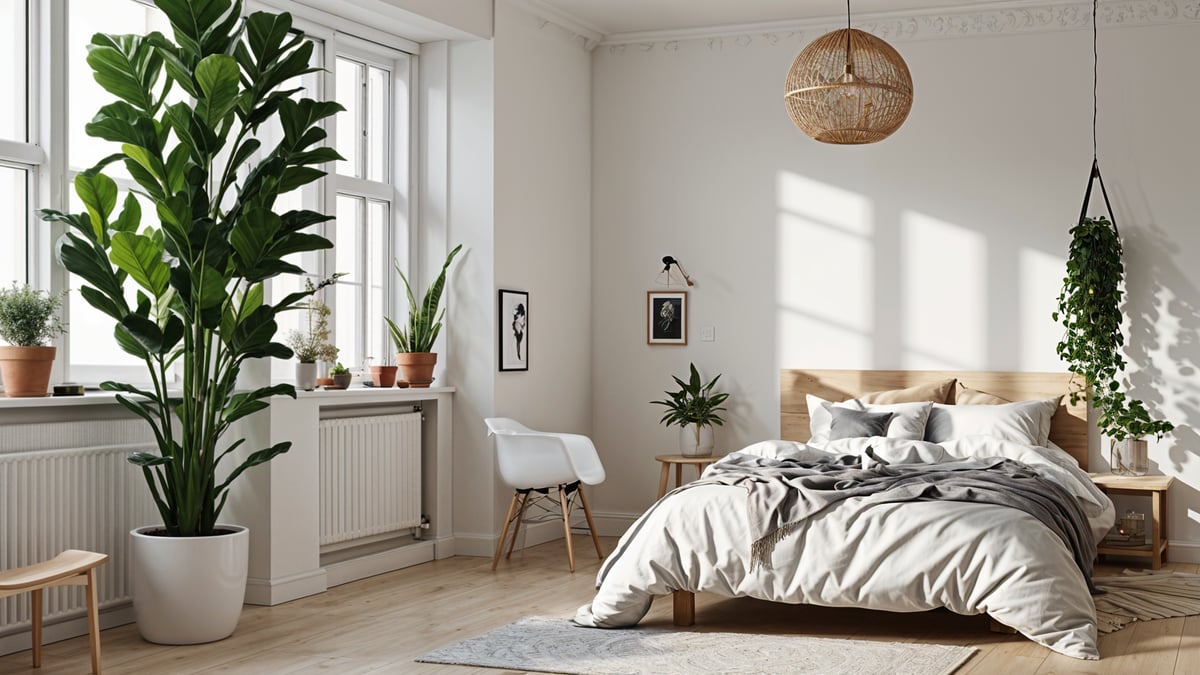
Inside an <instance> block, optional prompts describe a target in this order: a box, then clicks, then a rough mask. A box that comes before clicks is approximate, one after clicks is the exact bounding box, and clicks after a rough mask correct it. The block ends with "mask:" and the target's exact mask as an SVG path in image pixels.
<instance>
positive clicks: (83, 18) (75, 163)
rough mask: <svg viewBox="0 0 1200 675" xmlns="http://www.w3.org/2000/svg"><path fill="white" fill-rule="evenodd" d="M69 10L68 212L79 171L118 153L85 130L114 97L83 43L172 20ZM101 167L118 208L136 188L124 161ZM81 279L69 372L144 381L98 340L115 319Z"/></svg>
mask: <svg viewBox="0 0 1200 675" xmlns="http://www.w3.org/2000/svg"><path fill="white" fill-rule="evenodd" d="M69 8H70V11H69V13H68V15H67V28H68V35H69V36H70V37H69V46H68V51H67V77H68V81H69V83H70V87H69V88H68V93H67V156H68V162H67V163H68V171H67V179H68V180H69V181H72V182H71V184H70V186H69V188H68V195H67V197H68V206H69V208H70V210H71V211H72V212H78V211H80V210H82V209H83V203H82V202H80V201H79V197H78V196H77V195H76V194H75V186H74V182H73V181H74V178H75V175H76V174H77V173H79V172H80V171H84V170H86V169H88V168H91V167H92V166H94V165H95V164H96V162H99V161H100V160H101V159H103V158H105V157H107V156H108V155H111V154H112V153H114V152H118V150H119V149H118V148H117V146H116V144H115V143H112V142H109V141H106V140H104V139H100V138H93V137H91V136H88V135H87V133H86V132H84V125H86V124H87V123H88V122H90V121H91V119H92V117H93V116H95V114H96V111H97V110H99V109H100V107H101V106H103V105H106V104H108V103H111V102H112V101H113V100H114V99H115V97H114V96H113V95H112V94H109V93H108V92H107V91H105V90H104V88H103V87H101V86H100V85H99V84H98V83H97V82H96V80H95V79H94V78H93V77H92V69H91V67H89V66H88V64H87V45H88V44H89V43H90V42H91V41H92V36H93V35H95V34H96V33H113V34H126V33H140V34H145V33H149V32H150V31H160V32H164V33H166V34H170V28H171V27H170V24H169V23H168V22H167V19H166V16H164V15H163V13H162V12H160V11H159V10H158V9H156V8H154V7H150V6H148V5H145V4H143V3H141V2H138V0H88V2H71V3H69ZM183 96H185V94H184V93H183V92H182V91H179V90H176V92H175V95H174V96H173V98H174V99H175V100H182V97H183ZM104 172H105V173H106V174H107V175H108V176H109V177H111V178H112V179H114V180H115V181H117V187H118V188H120V190H121V194H120V197H119V198H118V202H117V205H118V206H117V208H118V209H119V208H121V206H120V205H121V204H123V203H124V200H125V196H126V195H127V194H128V191H129V190H132V189H135V188H136V187H137V185H136V183H134V182H133V179H132V178H130V176H129V173H128V172H127V171H126V170H125V166H124V165H123V164H122V163H120V162H116V163H113V164H109V165H108V166H107V167H105V169H104ZM142 213H143V218H149V217H153V214H154V209H153V208H152V207H150V206H149V205H148V203H147V202H146V201H144V200H143V201H142ZM80 286H82V280H81V279H80V278H79V277H77V276H75V275H68V278H67V288H69V289H70V293H69V294H68V296H67V311H68V317H69V319H68V321H69V323H70V326H69V331H68V333H67V354H68V355H69V360H70V371H71V377H72V378H73V379H76V380H80V381H86V382H99V381H101V380H105V379H109V378H113V377H120V378H121V379H127V380H133V381H139V380H141V381H144V380H147V379H148V377H149V376H148V375H147V374H146V372H145V366H144V365H143V363H142V361H140V360H139V359H138V358H137V357H135V356H132V355H130V354H127V353H125V352H124V351H122V350H121V348H120V347H118V346H117V343H116V340H115V339H99V338H100V336H111V335H112V334H113V320H112V318H111V317H109V316H108V315H106V314H104V313H103V312H101V311H100V310H98V309H95V308H93V307H92V306H91V305H89V304H88V303H87V301H86V300H84V299H83V296H82V295H80V293H79V288H80ZM127 290H128V292H129V300H130V304H136V300H135V298H134V292H135V290H134V288H133V285H132V284H130V285H129V286H128V288H127Z"/></svg>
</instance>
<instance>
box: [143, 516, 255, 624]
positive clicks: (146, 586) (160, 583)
mask: <svg viewBox="0 0 1200 675" xmlns="http://www.w3.org/2000/svg"><path fill="white" fill-rule="evenodd" d="M217 528H218V529H223V530H230V531H232V532H231V533H230V534H222V535H216V536H212V537H156V536H151V535H148V534H145V532H150V531H154V530H161V529H162V527H161V526H159V525H154V526H150V527H139V528H137V529H136V530H132V531H131V532H130V533H129V538H130V558H131V569H130V572H129V575H130V579H131V581H132V585H133V610H134V614H135V615H136V616H137V625H138V631H139V632H141V634H142V637H143V638H145V639H146V640H148V641H150V642H157V643H159V644H166V645H191V644H198V643H201V642H213V641H214V640H220V639H223V638H227V637H229V636H230V635H231V634H232V633H233V630H234V629H235V628H237V623H238V618H240V617H241V615H242V603H243V601H244V600H245V597H246V570H247V565H248V563H249V560H250V530H248V529H246V528H244V527H241V526H239V525H218V526H217Z"/></svg>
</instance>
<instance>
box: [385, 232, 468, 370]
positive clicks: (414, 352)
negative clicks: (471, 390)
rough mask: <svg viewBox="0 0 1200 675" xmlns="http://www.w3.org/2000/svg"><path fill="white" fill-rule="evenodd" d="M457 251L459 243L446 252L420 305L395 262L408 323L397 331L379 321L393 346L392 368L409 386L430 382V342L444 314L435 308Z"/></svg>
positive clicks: (434, 357) (434, 359)
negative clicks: (444, 259) (406, 308)
mask: <svg viewBox="0 0 1200 675" xmlns="http://www.w3.org/2000/svg"><path fill="white" fill-rule="evenodd" d="M461 250H462V244H459V245H458V246H455V247H454V250H453V251H450V255H448V256H446V262H445V263H444V264H443V265H442V272H441V274H439V275H438V278H437V280H435V281H434V282H433V285H431V286H430V287H429V288H428V289H426V291H425V297H424V298H422V299H421V302H420V304H418V303H417V298H416V296H414V295H413V292H412V286H410V285H409V283H408V277H406V276H404V272H403V271H402V270H401V269H400V263H399V262H397V263H395V266H396V273H397V274H399V275H400V280H401V281H403V282H404V291H405V293H406V294H407V295H408V321H407V322H406V323H405V325H404V327H403V328H401V327H400V326H398V325H396V322H395V321H392V320H391V319H390V318H388V317H386V316H385V317H383V320H384V321H386V322H387V325H388V332H389V333H390V334H391V336H392V342H393V343H394V344H395V345H396V365H398V366H400V372H401V375H403V377H404V380H405V381H407V382H408V383H409V385H410V386H413V387H428V386H429V385H430V384H432V383H433V367H434V365H436V364H437V354H434V353H432V350H433V343H434V342H435V341H437V336H438V333H440V332H441V330H442V318H443V317H444V316H445V315H446V310H445V308H442V310H441V311H440V312H439V311H438V307H440V306H441V304H442V289H443V288H445V286H446V271H447V270H448V269H450V263H451V262H453V261H454V256H456V255H458V252H459V251H461Z"/></svg>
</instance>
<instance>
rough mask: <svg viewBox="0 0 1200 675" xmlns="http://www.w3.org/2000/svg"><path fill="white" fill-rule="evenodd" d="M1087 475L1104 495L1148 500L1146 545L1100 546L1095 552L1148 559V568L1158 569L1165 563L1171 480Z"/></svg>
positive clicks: (1100, 474)
mask: <svg viewBox="0 0 1200 675" xmlns="http://www.w3.org/2000/svg"><path fill="white" fill-rule="evenodd" d="M1090 475H1091V477H1092V481H1093V482H1095V483H1096V485H1097V486H1099V487H1100V489H1101V490H1104V492H1105V493H1106V494H1110V495H1134V496H1138V497H1149V498H1150V513H1151V520H1150V544H1149V545H1148V546H1145V547H1142V548H1117V547H1104V546H1102V547H1100V548H1099V549H1097V553H1099V554H1100V555H1106V554H1107V555H1128V556H1134V557H1137V558H1149V559H1150V569H1155V570H1156V569H1158V568H1160V567H1162V564H1163V563H1165V562H1166V561H1167V489H1168V488H1170V487H1171V483H1172V482H1173V481H1174V480H1175V479H1174V478H1172V477H1171V476H1118V475H1115V474H1111V473H1094V474H1090ZM1118 517H1119V515H1118Z"/></svg>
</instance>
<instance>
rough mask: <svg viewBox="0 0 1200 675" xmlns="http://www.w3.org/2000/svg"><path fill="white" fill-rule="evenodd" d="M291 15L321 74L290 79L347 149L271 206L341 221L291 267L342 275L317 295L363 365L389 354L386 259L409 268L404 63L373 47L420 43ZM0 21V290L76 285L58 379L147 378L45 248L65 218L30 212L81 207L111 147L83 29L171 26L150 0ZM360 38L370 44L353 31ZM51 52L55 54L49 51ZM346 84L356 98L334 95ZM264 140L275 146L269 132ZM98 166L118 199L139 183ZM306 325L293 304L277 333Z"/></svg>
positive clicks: (29, 2) (46, 5)
mask: <svg viewBox="0 0 1200 675" xmlns="http://www.w3.org/2000/svg"><path fill="white" fill-rule="evenodd" d="M272 4H274V3H262V4H260V3H259V2H258V1H257V0H246V2H245V6H244V11H245V12H246V13H249V12H253V11H259V10H266V11H278V10H277V9H275V8H274V7H272V6H271V5H272ZM291 10H292V13H293V18H294V22H295V26H296V27H297V29H300V30H303V31H304V32H305V33H306V35H307V36H308V37H309V39H311V40H313V42H314V43H315V45H316V47H317V49H315V50H314V64H313V65H314V66H316V67H318V68H319V70H317V71H316V72H314V73H310V74H308V75H305V76H304V77H302V78H300V81H298V82H295V83H288V85H285V86H292V87H299V88H301V89H302V91H301V92H300V93H299V94H298V95H299V96H311V97H318V98H319V97H335V98H337V99H339V100H341V101H342V102H344V103H347V104H348V107H349V108H351V111H350V112H348V113H345V114H342V115H339V116H338V118H337V119H336V120H330V121H329V122H328V124H327V127H326V128H327V131H328V133H329V142H330V143H331V144H333V145H334V146H335V147H337V148H339V149H344V152H343V154H344V155H345V156H346V161H344V162H338V163H336V166H334V165H330V166H329V167H326V168H327V169H328V170H330V172H331V173H330V176H329V177H328V178H326V179H324V180H322V181H319V182H318V183H315V184H311V185H307V186H304V187H303V188H302V189H299V190H296V191H294V192H292V193H290V194H288V195H284V196H283V197H281V198H280V199H279V201H278V202H277V204H276V206H277V207H278V208H279V209H281V210H290V209H300V208H304V209H313V210H317V211H321V212H327V213H333V214H334V215H335V216H336V221H331V222H329V223H326V224H324V225H323V226H322V227H323V231H322V234H324V235H325V236H327V237H329V238H330V239H331V240H333V241H334V243H335V249H333V250H331V251H325V252H319V253H310V254H304V255H300V256H296V257H295V258H294V259H293V260H292V262H293V263H295V264H296V265H298V266H300V267H301V268H303V269H304V270H305V271H306V272H307V273H308V274H309V276H310V277H311V278H313V279H319V278H324V277H327V276H329V275H330V274H333V273H334V272H345V273H346V276H345V277H344V278H343V281H342V283H340V284H339V285H338V286H337V287H335V288H329V289H326V291H325V294H324V300H325V301H326V302H327V303H328V304H329V305H330V307H331V308H333V310H334V312H335V317H333V321H332V322H331V323H332V325H333V329H334V336H333V340H334V343H335V344H337V345H338V346H339V347H341V348H342V362H343V363H345V364H346V365H348V366H351V367H359V366H361V365H363V364H364V363H365V362H366V361H367V359H368V358H371V359H374V360H375V361H376V362H379V361H380V360H381V359H383V358H385V356H386V355H387V354H389V353H390V352H391V351H392V349H391V347H390V344H389V342H390V341H388V340H387V339H386V331H385V330H384V324H383V321H382V317H383V316H384V315H385V314H387V315H391V314H393V307H392V304H391V302H392V299H393V298H395V297H396V294H395V292H394V291H393V289H392V284H393V283H394V282H398V279H397V278H396V275H395V273H394V271H393V270H392V260H393V259H396V258H398V259H399V260H400V261H401V264H402V265H403V266H404V267H407V263H408V249H409V246H408V242H409V236H410V235H409V230H408V217H407V215H408V210H409V186H408V182H409V180H410V171H409V165H410V162H411V158H410V154H409V152H410V145H409V138H408V137H409V128H410V124H411V122H410V114H409V109H410V105H411V101H410V98H409V91H408V82H409V77H410V69H411V68H412V59H411V57H410V55H409V54H408V53H406V52H404V51H398V50H395V49H392V48H390V47H385V46H382V45H381V44H379V43H388V44H395V45H398V46H402V47H403V48H404V49H406V50H407V49H415V45H413V44H412V43H408V42H406V41H404V40H401V39H398V38H391V37H389V36H386V35H383V34H382V33H379V32H378V31H377V30H375V29H373V28H372V27H369V26H359V25H357V24H354V23H352V22H349V21H344V20H341V19H337V18H335V17H332V16H330V15H328V14H322V13H319V12H314V13H313V14H312V16H314V17H320V20H321V21H322V22H329V23H333V24H335V25H327V24H325V23H321V24H318V23H313V22H311V21H309V20H308V19H306V18H305V15H306V14H307V13H308V10H306V9H305V8H303V7H302V6H299V5H297V6H294V7H291ZM0 16H3V17H4V18H5V19H6V20H5V21H4V22H0V94H2V97H0V218H2V219H4V220H3V221H0V222H8V223H23V224H25V226H18V227H7V226H0V284H3V285H7V284H8V283H10V282H11V281H12V280H17V281H26V280H28V281H30V282H31V283H34V284H35V285H38V286H39V287H43V288H49V289H51V290H52V291H59V290H70V291H71V293H70V294H69V297H68V299H67V302H66V307H65V313H66V317H65V319H66V321H67V323H68V324H69V327H70V332H69V333H68V335H67V337H66V338H65V340H64V347H65V349H64V350H63V352H60V353H63V354H64V355H65V357H66V358H65V359H63V361H64V365H65V367H66V371H65V372H63V373H62V374H61V377H62V378H63V379H71V380H75V381H79V382H84V383H95V382H98V381H100V380H103V379H109V378H114V377H116V378H119V379H129V380H130V381H136V380H137V379H139V378H140V377H144V376H145V374H144V373H143V372H142V368H143V367H142V364H140V363H139V362H137V361H136V359H134V358H133V357H130V356H128V355H126V354H125V353H124V352H122V351H121V350H120V348H119V347H117V345H116V342H115V340H113V339H112V338H111V336H112V333H113V322H112V320H111V319H110V318H108V317H107V316H105V315H103V314H102V313H100V312H99V311H97V310H94V309H92V307H91V306H90V305H88V304H87V302H86V301H84V300H83V298H82V297H81V296H80V294H79V293H78V288H79V286H80V285H81V283H80V280H79V279H77V278H75V277H73V276H72V275H69V274H67V273H66V271H65V270H63V269H62V268H61V267H60V266H59V265H58V264H57V263H56V262H55V261H54V260H53V248H54V247H53V242H54V239H55V237H56V236H57V235H58V233H61V232H62V229H63V226H61V225H59V224H55V225H49V224H46V223H43V222H42V221H40V220H38V219H37V218H36V215H35V212H36V210H37V209H39V208H42V207H49V208H55V209H69V210H72V211H78V210H79V209H80V207H81V205H80V204H79V200H78V199H77V197H76V196H75V194H74V189H73V181H74V179H75V176H76V175H78V174H79V173H80V172H81V171H84V170H86V169H88V168H90V167H92V166H94V165H95V163H96V162H97V161H99V160H101V159H102V158H104V157H106V156H108V155H110V154H111V153H113V152H115V151H116V148H114V146H113V144H111V143H109V142H107V141H103V140H101V139H96V138H92V137H90V136H88V135H87V134H86V132H85V131H84V126H85V125H86V124H87V122H89V121H90V120H91V119H92V117H93V116H94V115H95V113H96V111H97V110H98V109H99V108H100V107H101V106H103V105H105V104H107V103H109V102H111V101H112V100H113V98H114V97H113V96H112V95H110V94H108V93H107V92H106V91H104V90H103V88H102V87H100V85H99V84H97V83H96V82H95V80H94V79H93V77H92V71H91V68H90V67H89V66H88V65H87V45H88V43H89V42H90V41H91V37H92V35H93V34H95V33H97V32H102V33H116V34H130V33H135V34H145V33H147V32H150V31H159V32H162V33H164V34H167V35H169V34H170V33H171V30H170V26H169V23H168V22H167V20H166V18H165V16H164V15H163V14H162V13H161V12H160V11H159V10H158V9H156V8H155V7H154V6H153V2H151V1H150V0H86V1H85V0H0ZM340 31H350V33H347V32H340ZM355 32H360V33H361V34H363V35H369V36H371V37H372V38H373V39H375V40H377V41H379V43H377V42H368V41H365V40H360V39H358V38H355V37H351V33H355ZM64 41H65V42H67V43H68V44H66V45H65V46H63V45H62V43H63V42H64ZM54 46H61V47H62V48H61V49H56V48H48V47H54ZM346 91H349V92H351V93H349V94H347V95H346V96H344V97H343V96H342V94H343V92H346ZM185 96H186V94H185V93H184V92H183V91H182V90H181V89H180V88H178V87H176V88H175V89H174V90H173V91H172V92H171V94H170V98H171V99H172V100H185V98H184V97H185ZM259 134H260V136H268V137H269V136H271V135H272V134H274V135H275V136H276V137H277V136H278V134H279V130H278V129H265V128H264V129H261V130H260V131H259ZM262 141H263V144H264V146H266V147H271V146H272V145H273V143H272V142H271V140H270V138H262ZM105 172H106V173H107V174H108V175H109V176H111V177H112V178H113V179H114V180H116V181H117V185H118V188H119V189H120V190H121V196H120V198H121V200H122V201H123V200H124V198H125V196H126V195H127V194H129V193H130V192H133V194H135V196H137V189H138V187H137V185H136V184H135V183H134V182H133V181H132V180H131V178H130V176H129V175H128V173H127V172H126V170H125V168H124V166H123V165H121V164H120V163H116V164H110V165H108V166H107V168H106V169H105ZM137 198H138V199H141V197H137ZM153 213H154V209H152V208H149V207H148V206H147V205H146V202H145V201H143V218H144V219H145V220H147V221H148V220H150V219H152V218H153V217H154V215H153ZM303 284H304V280H303V279H297V278H295V277H292V276H290V275H288V276H283V277H279V278H276V279H274V280H272V282H271V284H270V286H269V288H268V293H270V295H271V297H275V298H279V297H282V296H283V295H286V294H287V293H291V292H294V291H296V290H299V289H301V288H302V287H303ZM130 292H131V293H133V289H132V287H131V288H130ZM302 319H303V316H302V313H301V312H286V313H284V315H283V316H281V317H280V320H279V324H280V333H279V336H278V339H280V340H283V339H284V338H285V337H286V333H287V331H288V330H289V329H291V328H295V327H299V325H300V322H301V320H302ZM272 375H273V376H274V377H275V378H278V379H286V380H290V379H291V378H292V377H293V371H292V364H290V363H287V362H280V361H275V362H274V364H273V369H272Z"/></svg>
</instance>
